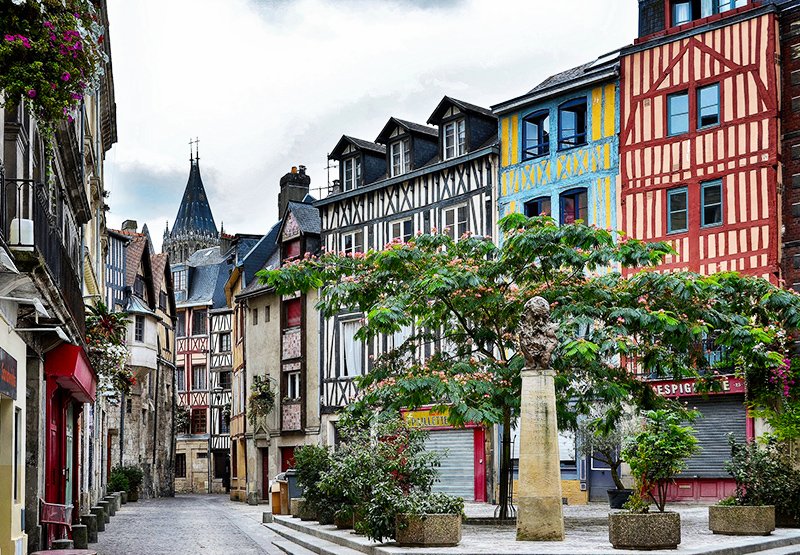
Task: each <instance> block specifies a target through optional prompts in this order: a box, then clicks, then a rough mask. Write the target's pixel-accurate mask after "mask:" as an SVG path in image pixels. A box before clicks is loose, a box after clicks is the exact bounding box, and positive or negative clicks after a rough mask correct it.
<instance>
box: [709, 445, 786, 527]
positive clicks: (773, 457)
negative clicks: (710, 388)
mask: <svg viewBox="0 0 800 555" xmlns="http://www.w3.org/2000/svg"><path fill="white" fill-rule="evenodd" d="M728 441H729V442H730V445H731V460H729V461H727V462H726V463H725V469H726V470H727V471H728V472H729V473H730V475H731V476H732V477H733V479H734V481H735V482H736V494H735V495H733V496H732V497H729V498H728V499H724V500H723V501H721V502H720V504H719V505H712V506H711V507H709V508H708V527H709V529H710V530H711V531H712V532H714V533H715V534H726V535H759V536H761V535H764V536H766V535H769V534H770V533H771V532H772V530H774V529H775V521H776V512H778V513H779V514H781V515H782V516H784V515H785V517H788V518H790V519H791V518H793V519H795V520H796V521H798V522H800V505H798V502H797V500H798V499H800V471H797V470H795V469H794V468H792V466H791V465H790V464H789V460H788V458H787V457H786V455H785V454H784V453H782V452H781V451H780V449H779V448H778V445H776V444H775V443H767V444H765V445H759V444H757V443H755V442H751V443H747V444H745V445H741V444H739V443H737V442H736V440H735V439H734V438H733V436H729V438H728Z"/></svg>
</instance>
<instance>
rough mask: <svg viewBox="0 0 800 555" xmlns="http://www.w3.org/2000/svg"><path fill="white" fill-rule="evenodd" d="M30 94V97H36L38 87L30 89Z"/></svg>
mask: <svg viewBox="0 0 800 555" xmlns="http://www.w3.org/2000/svg"><path fill="white" fill-rule="evenodd" d="M28 96H29V97H30V98H36V89H29V90H28Z"/></svg>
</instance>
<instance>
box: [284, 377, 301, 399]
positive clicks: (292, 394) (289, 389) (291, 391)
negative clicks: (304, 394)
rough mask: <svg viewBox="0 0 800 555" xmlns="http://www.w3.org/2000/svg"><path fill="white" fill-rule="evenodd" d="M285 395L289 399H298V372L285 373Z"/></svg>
mask: <svg viewBox="0 0 800 555" xmlns="http://www.w3.org/2000/svg"><path fill="white" fill-rule="evenodd" d="M286 397H287V398H288V399H291V400H295V399H300V372H289V373H287V374H286Z"/></svg>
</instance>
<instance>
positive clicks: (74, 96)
mask: <svg viewBox="0 0 800 555" xmlns="http://www.w3.org/2000/svg"><path fill="white" fill-rule="evenodd" d="M72 99H73V100H82V99H83V95H82V94H78V93H72Z"/></svg>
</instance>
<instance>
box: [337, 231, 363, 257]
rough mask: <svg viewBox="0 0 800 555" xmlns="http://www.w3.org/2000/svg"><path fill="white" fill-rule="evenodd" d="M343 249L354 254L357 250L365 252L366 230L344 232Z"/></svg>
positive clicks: (346, 252)
mask: <svg viewBox="0 0 800 555" xmlns="http://www.w3.org/2000/svg"><path fill="white" fill-rule="evenodd" d="M342 250H343V251H344V253H345V254H350V255H352V254H353V253H356V252H364V232H363V231H351V232H350V233H343V234H342Z"/></svg>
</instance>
